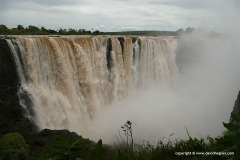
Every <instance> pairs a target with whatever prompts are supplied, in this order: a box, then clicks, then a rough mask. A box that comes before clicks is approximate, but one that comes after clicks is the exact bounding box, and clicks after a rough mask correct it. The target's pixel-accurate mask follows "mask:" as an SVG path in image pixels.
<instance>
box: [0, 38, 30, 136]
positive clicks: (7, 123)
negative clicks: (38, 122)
mask: <svg viewBox="0 0 240 160" xmlns="http://www.w3.org/2000/svg"><path fill="white" fill-rule="evenodd" d="M18 88H19V79H18V75H17V71H16V67H15V63H14V61H13V58H12V55H11V50H10V48H9V47H8V44H7V41H6V40H5V39H0V128H1V129H0V136H2V135H4V134H6V133H8V132H19V133H21V134H22V135H25V134H26V133H29V132H32V131H33V130H34V128H35V127H34V125H33V124H32V123H31V122H30V120H29V119H27V118H26V117H25V116H24V110H23V109H22V107H21V105H20V104H19V97H18V95H17V92H18Z"/></svg>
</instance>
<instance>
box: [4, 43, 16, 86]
mask: <svg viewBox="0 0 240 160" xmlns="http://www.w3.org/2000/svg"><path fill="white" fill-rule="evenodd" d="M0 75H1V76H0V85H17V84H18V82H19V81H18V76H17V71H16V67H15V64H14V61H13V58H12V54H11V50H10V48H9V46H8V44H7V41H6V40H5V39H0Z"/></svg>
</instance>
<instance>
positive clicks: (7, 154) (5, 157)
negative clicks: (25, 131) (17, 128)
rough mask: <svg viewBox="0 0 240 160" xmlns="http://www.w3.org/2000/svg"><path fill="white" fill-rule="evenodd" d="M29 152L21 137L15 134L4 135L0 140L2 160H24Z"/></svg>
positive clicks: (0, 157) (0, 156)
mask: <svg viewBox="0 0 240 160" xmlns="http://www.w3.org/2000/svg"><path fill="white" fill-rule="evenodd" d="M29 152H30V150H29V146H28V145H27V144H26V142H25V140H24V138H23V136H22V135H21V134H19V133H17V132H14V133H8V134H5V135H4V136H2V137H1V139H0V159H2V160H26V159H28V155H29Z"/></svg>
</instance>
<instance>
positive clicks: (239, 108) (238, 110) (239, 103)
mask: <svg viewBox="0 0 240 160" xmlns="http://www.w3.org/2000/svg"><path fill="white" fill-rule="evenodd" d="M232 114H240V91H239V92H238V96H237V100H236V101H235V103H234V107H233V111H232ZM230 123H235V121H234V120H233V119H232V118H231V117H230Z"/></svg>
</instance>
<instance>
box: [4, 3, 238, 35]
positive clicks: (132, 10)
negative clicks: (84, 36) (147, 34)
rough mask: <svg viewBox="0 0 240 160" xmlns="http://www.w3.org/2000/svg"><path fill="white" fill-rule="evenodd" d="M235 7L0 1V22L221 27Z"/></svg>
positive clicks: (231, 17)
mask: <svg viewBox="0 0 240 160" xmlns="http://www.w3.org/2000/svg"><path fill="white" fill-rule="evenodd" d="M239 8H240V1H239V0H101V1H100V0H0V23H1V24H5V25H6V26H7V27H10V28H12V27H16V26H17V25H18V24H21V25H24V26H25V27H26V26H28V25H35V26H38V27H46V28H51V29H59V28H66V29H68V28H74V29H80V28H83V29H88V30H97V29H98V30H101V31H124V30H168V31H175V30H177V29H179V28H186V27H195V28H198V27H200V28H206V29H209V30H224V28H223V27H221V26H222V24H226V21H225V20H227V21H228V22H227V24H228V23H229V24H231V25H232V23H235V21H234V20H235V19H236V18H239V15H240V14H239V11H238V10H239ZM239 19H240V18H239ZM231 20H232V21H231Z"/></svg>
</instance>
